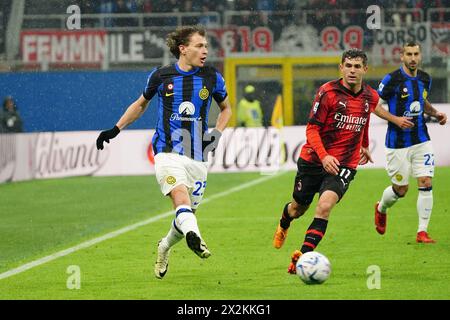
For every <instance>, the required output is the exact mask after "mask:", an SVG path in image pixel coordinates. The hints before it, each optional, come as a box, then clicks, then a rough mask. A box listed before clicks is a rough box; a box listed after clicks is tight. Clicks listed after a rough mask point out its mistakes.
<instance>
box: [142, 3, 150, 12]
mask: <svg viewBox="0 0 450 320" xmlns="http://www.w3.org/2000/svg"><path fill="white" fill-rule="evenodd" d="M152 2H153V1H152V0H144V2H143V3H142V12H144V13H151V12H153V5H152Z"/></svg>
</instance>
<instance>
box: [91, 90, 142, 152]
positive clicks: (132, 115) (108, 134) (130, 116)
mask: <svg viewBox="0 0 450 320" xmlns="http://www.w3.org/2000/svg"><path fill="white" fill-rule="evenodd" d="M147 106H148V100H147V99H145V98H144V96H143V95H141V96H140V97H139V98H138V99H137V100H136V101H134V102H133V103H132V104H131V105H130V106H129V107H128V108H127V110H126V111H125V113H124V114H123V115H122V117H121V118H120V120H119V121H118V122H117V124H116V125H115V126H114V127H113V128H112V129H109V130H105V131H102V132H100V135H99V136H98V138H97V149H98V150H103V143H104V142H106V143H109V140H110V139H114V138H115V137H116V136H117V135H118V134H119V133H120V130H122V129H124V128H125V127H127V126H128V125H130V124H132V123H133V122H134V121H136V120H137V119H139V118H140V117H141V116H142V114H144V112H145V110H146V109H147Z"/></svg>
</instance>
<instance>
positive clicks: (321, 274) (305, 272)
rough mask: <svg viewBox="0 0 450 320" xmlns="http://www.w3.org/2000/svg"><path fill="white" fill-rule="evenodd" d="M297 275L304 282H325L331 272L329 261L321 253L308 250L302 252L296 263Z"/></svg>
mask: <svg viewBox="0 0 450 320" xmlns="http://www.w3.org/2000/svg"><path fill="white" fill-rule="evenodd" d="M296 269H297V275H298V276H299V277H300V279H302V281H303V282H304V283H306V284H320V283H323V282H325V281H326V280H327V279H328V277H329V276H330V273H331V265H330V261H329V260H328V258H327V257H325V256H324V255H323V254H321V253H319V252H315V251H310V252H306V253H304V254H302V255H301V256H300V259H298V261H297V265H296Z"/></svg>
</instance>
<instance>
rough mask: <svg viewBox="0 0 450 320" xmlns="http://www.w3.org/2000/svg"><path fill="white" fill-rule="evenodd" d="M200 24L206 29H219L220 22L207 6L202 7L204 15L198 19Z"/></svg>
mask: <svg viewBox="0 0 450 320" xmlns="http://www.w3.org/2000/svg"><path fill="white" fill-rule="evenodd" d="M198 23H199V24H201V25H203V26H205V27H206V28H214V27H218V23H219V21H217V18H216V17H215V16H213V15H212V14H211V12H210V10H209V7H208V6H207V5H206V4H203V5H202V15H201V16H200V17H199V19H198Z"/></svg>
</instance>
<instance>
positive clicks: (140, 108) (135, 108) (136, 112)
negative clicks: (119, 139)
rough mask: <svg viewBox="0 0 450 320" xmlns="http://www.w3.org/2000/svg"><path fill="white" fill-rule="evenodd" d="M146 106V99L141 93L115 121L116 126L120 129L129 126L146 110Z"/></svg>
mask: <svg viewBox="0 0 450 320" xmlns="http://www.w3.org/2000/svg"><path fill="white" fill-rule="evenodd" d="M147 107H148V100H147V99H145V98H144V96H143V95H141V96H140V97H139V98H138V99H137V100H136V101H134V102H133V103H132V104H130V106H129V107H128V108H127V110H126V111H125V113H124V114H123V115H122V117H121V118H120V120H119V121H118V122H117V124H116V126H117V127H118V128H119V129H120V130H122V129H124V128H125V127H127V126H129V125H130V124H132V123H133V122H135V121H136V120H137V119H139V118H140V117H141V116H142V115H143V114H144V112H145V110H147Z"/></svg>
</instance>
